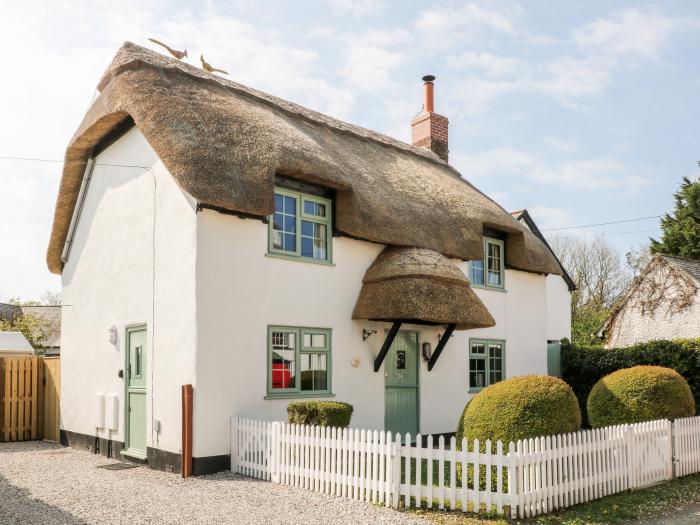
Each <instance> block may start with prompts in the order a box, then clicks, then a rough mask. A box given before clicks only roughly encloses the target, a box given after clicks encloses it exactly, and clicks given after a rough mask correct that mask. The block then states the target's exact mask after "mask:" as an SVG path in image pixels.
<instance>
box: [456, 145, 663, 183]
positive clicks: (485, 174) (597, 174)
mask: <svg viewBox="0 0 700 525" xmlns="http://www.w3.org/2000/svg"><path fill="white" fill-rule="evenodd" d="M452 164H453V165H454V166H455V168H457V169H458V170H459V172H460V173H461V174H462V175H463V176H464V177H465V178H466V179H467V180H471V179H485V178H489V179H499V180H501V181H503V182H506V181H508V183H509V184H510V183H512V182H513V181H519V182H520V183H524V182H525V181H531V182H535V183H537V184H538V185H541V186H546V187H548V188H551V187H560V188H567V189H571V190H590V191H597V190H600V189H606V188H624V189H635V188H638V187H641V186H648V185H649V184H651V183H652V179H651V178H650V177H648V176H647V175H645V174H640V173H634V172H632V171H631V170H630V169H629V168H628V167H627V165H625V164H624V163H622V162H621V161H619V160H617V159H614V158H608V157H602V158H591V159H582V160H572V161H567V162H563V163H555V164H549V163H548V162H547V161H545V160H542V159H540V158H537V157H535V156H533V155H532V154H531V153H529V152H527V151H523V150H518V149H512V148H495V149H490V150H484V151H481V152H479V153H476V154H472V155H468V154H463V153H459V152H456V153H455V154H454V155H452Z"/></svg>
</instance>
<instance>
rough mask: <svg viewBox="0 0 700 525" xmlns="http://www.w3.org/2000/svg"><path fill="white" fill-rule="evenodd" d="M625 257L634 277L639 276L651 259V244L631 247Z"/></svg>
mask: <svg viewBox="0 0 700 525" xmlns="http://www.w3.org/2000/svg"><path fill="white" fill-rule="evenodd" d="M625 259H627V266H628V267H629V269H630V270H631V271H632V275H633V277H638V276H639V275H641V274H642V271H643V270H644V268H646V267H647V265H648V264H649V262H650V261H651V251H650V250H649V245H648V244H640V245H639V246H637V247H636V248H630V251H628V252H627V253H626V254H625Z"/></svg>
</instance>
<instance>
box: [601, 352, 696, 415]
mask: <svg viewBox="0 0 700 525" xmlns="http://www.w3.org/2000/svg"><path fill="white" fill-rule="evenodd" d="M694 414H695V399H693V394H692V392H691V391H690V387H689V386H688V382H687V381H686V380H685V379H683V376H681V375H680V374H679V373H678V372H676V371H675V370H671V369H670V368H664V367H661V366H634V367H632V368H624V369H622V370H618V371H617V372H613V373H612V374H609V375H607V376H605V377H604V378H602V379H601V380H600V381H598V382H597V383H596V384H595V386H594V387H593V389H592V390H591V394H590V395H589V396H588V417H589V420H590V423H591V426H592V427H594V428H599V427H605V426H609V425H620V424H623V423H639V422H640V421H652V420H655V419H675V418H678V417H689V416H692V415H694Z"/></svg>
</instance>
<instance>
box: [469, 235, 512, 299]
mask: <svg viewBox="0 0 700 525" xmlns="http://www.w3.org/2000/svg"><path fill="white" fill-rule="evenodd" d="M503 254H504V245H503V241H501V240H499V239H492V238H490V237H484V258H483V259H481V260H474V261H470V262H469V280H470V281H471V283H472V285H473V286H477V287H484V288H496V289H499V290H502V289H503V285H504V281H505V264H504V256H503Z"/></svg>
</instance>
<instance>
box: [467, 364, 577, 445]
mask: <svg viewBox="0 0 700 525" xmlns="http://www.w3.org/2000/svg"><path fill="white" fill-rule="evenodd" d="M580 426H581V412H580V411H579V406H578V403H577V401H576V396H574V393H573V392H572V390H571V388H570V387H569V385H567V384H566V383H565V382H564V381H562V380H561V379H559V378H557V377H553V376H538V375H528V376H519V377H513V378H511V379H507V380H505V381H500V382H498V383H496V384H493V385H491V386H489V387H487V388H484V389H483V390H482V391H481V392H479V393H478V394H477V395H476V396H474V398H472V399H471V400H470V401H469V403H467V406H466V407H465V408H464V412H463V414H462V417H461V418H460V420H459V422H458V427H457V435H456V438H457V443H458V444H460V445H461V442H462V437H466V438H467V442H468V443H469V444H470V445H471V444H472V443H473V441H474V439H478V440H479V444H480V447H483V444H484V443H485V441H486V440H487V439H490V440H491V442H492V443H493V446H494V447H495V446H496V441H498V440H500V441H502V442H503V444H504V450H507V449H508V443H509V442H511V441H517V440H519V439H526V438H530V437H535V436H548V435H552V434H563V433H566V432H573V431H575V430H578V429H579V427H580Z"/></svg>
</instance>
